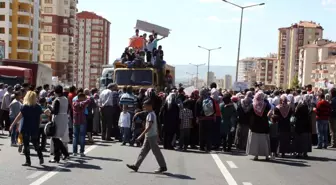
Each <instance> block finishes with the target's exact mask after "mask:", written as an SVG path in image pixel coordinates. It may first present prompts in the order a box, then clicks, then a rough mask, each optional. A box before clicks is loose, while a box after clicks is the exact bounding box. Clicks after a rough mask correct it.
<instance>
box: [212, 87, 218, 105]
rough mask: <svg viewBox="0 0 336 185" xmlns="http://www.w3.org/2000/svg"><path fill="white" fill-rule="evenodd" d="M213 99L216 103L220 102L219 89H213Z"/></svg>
mask: <svg viewBox="0 0 336 185" xmlns="http://www.w3.org/2000/svg"><path fill="white" fill-rule="evenodd" d="M211 98H212V99H214V100H215V101H216V102H219V93H218V91H217V89H215V88H213V89H211Z"/></svg>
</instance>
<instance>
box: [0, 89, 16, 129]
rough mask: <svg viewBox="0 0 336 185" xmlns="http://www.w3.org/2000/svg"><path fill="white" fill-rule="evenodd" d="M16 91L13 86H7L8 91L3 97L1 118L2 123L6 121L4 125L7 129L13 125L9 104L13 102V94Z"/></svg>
mask: <svg viewBox="0 0 336 185" xmlns="http://www.w3.org/2000/svg"><path fill="white" fill-rule="evenodd" d="M13 91H14V88H13V87H12V86H8V87H7V91H6V93H5V94H4V96H3V98H2V104H1V112H2V115H1V119H0V123H1V124H3V123H5V125H4V127H3V128H5V130H6V131H8V130H9V127H10V125H11V122H10V119H9V105H10V103H11V96H12V93H13Z"/></svg>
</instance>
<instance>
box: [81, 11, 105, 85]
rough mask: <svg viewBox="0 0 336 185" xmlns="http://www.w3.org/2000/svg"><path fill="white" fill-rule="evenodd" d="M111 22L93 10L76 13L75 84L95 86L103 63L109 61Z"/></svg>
mask: <svg viewBox="0 0 336 185" xmlns="http://www.w3.org/2000/svg"><path fill="white" fill-rule="evenodd" d="M110 25H111V23H110V22H109V21H108V20H106V19H105V18H103V17H101V16H99V15H96V14H95V13H93V12H86V11H85V12H80V13H78V14H77V26H78V33H77V35H76V38H75V39H76V42H77V45H78V58H77V63H76V65H75V69H76V70H75V71H76V73H75V74H76V75H77V77H75V79H76V86H77V87H82V88H93V87H96V82H97V79H98V78H99V76H100V74H101V72H102V69H103V67H102V66H103V65H107V64H108V63H109V41H110Z"/></svg>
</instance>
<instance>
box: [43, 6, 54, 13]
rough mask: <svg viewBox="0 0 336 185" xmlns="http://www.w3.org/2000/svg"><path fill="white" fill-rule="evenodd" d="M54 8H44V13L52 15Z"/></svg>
mask: <svg viewBox="0 0 336 185" xmlns="http://www.w3.org/2000/svg"><path fill="white" fill-rule="evenodd" d="M52 12H53V8H52V7H44V13H52Z"/></svg>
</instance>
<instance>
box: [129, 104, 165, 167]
mask: <svg viewBox="0 0 336 185" xmlns="http://www.w3.org/2000/svg"><path fill="white" fill-rule="evenodd" d="M144 109H145V110H146V111H147V112H148V115H147V118H146V128H145V130H144V131H143V132H142V134H141V135H140V136H139V137H138V139H137V140H138V141H139V140H141V139H142V138H143V137H144V136H145V141H144V144H143V146H142V149H141V152H140V154H139V157H138V160H137V161H136V163H135V165H129V164H127V165H126V166H127V167H128V168H130V169H132V170H133V171H135V172H137V171H138V169H139V167H140V165H141V163H142V162H143V160H144V159H145V158H146V156H147V154H148V153H149V151H150V150H152V152H153V154H154V156H155V158H156V161H157V162H158V163H159V166H160V168H159V169H158V170H156V171H155V173H163V172H165V171H167V165H166V161H165V159H164V157H163V155H162V153H161V150H160V148H159V145H158V129H157V120H156V115H155V112H154V111H153V105H152V102H151V101H150V100H147V101H145V102H144Z"/></svg>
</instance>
